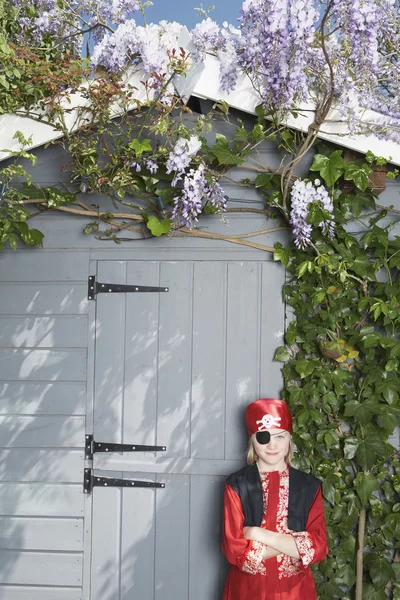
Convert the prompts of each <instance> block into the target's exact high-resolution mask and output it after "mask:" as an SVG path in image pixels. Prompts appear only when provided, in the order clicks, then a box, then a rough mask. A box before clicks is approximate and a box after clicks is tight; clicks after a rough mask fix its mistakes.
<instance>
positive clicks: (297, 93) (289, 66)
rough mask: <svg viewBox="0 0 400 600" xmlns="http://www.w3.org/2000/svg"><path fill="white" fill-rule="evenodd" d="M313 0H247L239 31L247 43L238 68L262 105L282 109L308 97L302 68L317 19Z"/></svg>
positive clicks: (304, 67)
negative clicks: (254, 89)
mask: <svg viewBox="0 0 400 600" xmlns="http://www.w3.org/2000/svg"><path fill="white" fill-rule="evenodd" d="M314 4H315V3H314V2H313V1H312V0H296V1H294V0H246V2H244V3H243V8H242V16H241V19H240V30H241V34H242V37H244V38H245V39H246V40H247V44H246V46H245V47H244V48H243V51H242V53H241V56H240V62H241V65H242V66H243V67H244V68H245V70H246V72H248V73H249V75H250V77H251V79H252V81H253V85H254V86H255V87H256V89H258V90H259V91H260V94H261V97H262V101H263V104H264V106H265V107H266V108H268V109H272V110H285V109H288V108H290V107H291V106H292V105H293V103H294V102H295V101H298V100H301V99H304V98H307V96H308V87H307V80H306V74H305V69H306V67H307V59H308V57H309V47H310V45H311V43H312V41H313V38H314V34H315V24H316V21H317V18H318V15H317V11H316V10H315V6H314Z"/></svg>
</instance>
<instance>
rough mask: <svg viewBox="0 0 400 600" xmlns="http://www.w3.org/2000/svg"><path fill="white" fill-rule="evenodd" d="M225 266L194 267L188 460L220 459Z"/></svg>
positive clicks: (224, 364) (205, 263)
mask: <svg viewBox="0 0 400 600" xmlns="http://www.w3.org/2000/svg"><path fill="white" fill-rule="evenodd" d="M226 278H227V265H226V264H225V263H209V262H203V263H195V266H194V289H193V296H194V297H193V334H192V335H193V362H192V403H191V456H193V457H196V458H210V459H211V458H224V427H225V424H224V416H225V376H226V371H225V368H226V338H225V336H226Z"/></svg>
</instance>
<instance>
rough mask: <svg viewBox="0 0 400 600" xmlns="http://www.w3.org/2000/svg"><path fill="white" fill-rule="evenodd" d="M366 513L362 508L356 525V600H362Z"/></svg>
mask: <svg viewBox="0 0 400 600" xmlns="http://www.w3.org/2000/svg"><path fill="white" fill-rule="evenodd" d="M366 518H367V511H366V510H365V508H363V509H362V510H361V512H360V521H359V523H358V549H357V567H356V600H362V592H363V589H362V588H363V555H364V538H365V521H366Z"/></svg>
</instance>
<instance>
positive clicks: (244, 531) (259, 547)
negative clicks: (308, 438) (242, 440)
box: [222, 398, 328, 600]
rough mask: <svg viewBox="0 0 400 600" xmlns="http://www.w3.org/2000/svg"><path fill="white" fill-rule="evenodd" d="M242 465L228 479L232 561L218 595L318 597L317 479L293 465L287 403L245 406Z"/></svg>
mask: <svg viewBox="0 0 400 600" xmlns="http://www.w3.org/2000/svg"><path fill="white" fill-rule="evenodd" d="M246 425H247V430H248V434H249V451H248V455H247V462H248V463H249V464H248V465H247V466H246V467H244V468H243V469H241V470H240V471H238V472H236V473H233V474H232V475H230V476H229V477H228V478H227V481H226V486H225V499H224V536H223V541H222V550H223V552H224V554H225V556H226V558H227V559H228V561H229V563H230V564H231V569H230V572H229V574H228V578H227V580H226V584H225V590H224V596H223V600H316V598H317V595H316V591H315V585H314V580H313V577H312V573H311V569H310V566H309V565H310V564H312V563H317V562H319V561H321V560H322V559H323V558H324V557H325V556H326V554H327V552H328V548H327V542H326V528H325V520H324V509H323V504H322V493H321V482H320V480H319V479H316V478H315V477H313V476H312V475H308V474H307V473H303V472H302V471H298V470H297V469H294V468H293V467H291V466H290V458H291V455H292V453H293V447H292V437H291V433H292V417H291V415H290V412H289V409H288V407H287V404H286V403H285V402H284V401H283V400H276V399H274V398H260V399H259V400H256V401H255V402H253V403H252V404H250V405H249V406H248V407H247V409H246Z"/></svg>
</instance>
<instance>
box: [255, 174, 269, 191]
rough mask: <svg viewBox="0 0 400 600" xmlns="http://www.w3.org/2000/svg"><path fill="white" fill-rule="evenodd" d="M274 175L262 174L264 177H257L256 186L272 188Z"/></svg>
mask: <svg viewBox="0 0 400 600" xmlns="http://www.w3.org/2000/svg"><path fill="white" fill-rule="evenodd" d="M271 179H272V175H269V174H268V173H262V175H257V177H256V178H255V181H254V185H255V187H256V188H260V187H266V188H272V187H273V184H272V183H271Z"/></svg>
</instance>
